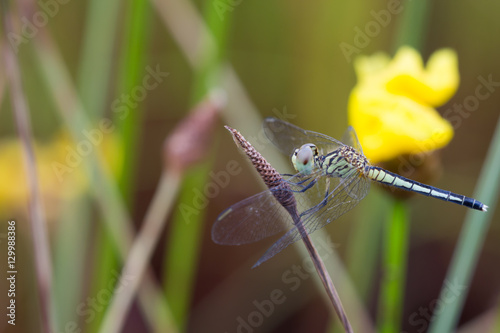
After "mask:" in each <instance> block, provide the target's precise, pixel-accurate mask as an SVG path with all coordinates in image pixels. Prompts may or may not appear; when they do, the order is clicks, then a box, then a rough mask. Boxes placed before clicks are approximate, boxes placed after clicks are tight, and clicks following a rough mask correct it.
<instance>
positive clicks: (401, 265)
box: [377, 200, 410, 333]
mask: <svg viewBox="0 0 500 333" xmlns="http://www.w3.org/2000/svg"><path fill="white" fill-rule="evenodd" d="M409 223H410V221H409V214H408V208H407V206H406V203H404V202H402V201H400V200H394V202H393V206H392V216H391V218H390V220H389V221H388V223H387V224H386V226H385V231H384V239H383V241H382V242H383V244H384V249H383V263H382V282H381V287H380V300H379V307H378V323H377V327H378V329H377V331H378V332H383V333H386V332H387V333H388V332H394V333H395V332H399V331H400V325H401V314H402V310H403V299H404V286H405V278H406V257H407V253H408V231H409V230H408V229H409Z"/></svg>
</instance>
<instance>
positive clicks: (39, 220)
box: [0, 1, 56, 333]
mask: <svg viewBox="0 0 500 333" xmlns="http://www.w3.org/2000/svg"><path fill="white" fill-rule="evenodd" d="M12 13H13V12H12V11H11V10H10V8H9V3H8V1H1V2H0V16H1V19H2V27H3V33H4V34H5V35H7V34H8V33H12V32H14V25H13V22H12V16H11V15H12ZM6 40H7V38H5V39H4V43H3V44H2V51H3V59H2V60H3V62H4V66H5V67H4V70H5V74H6V78H7V80H6V81H7V84H8V89H9V92H10V98H11V103H12V111H13V113H14V119H15V122H16V128H17V133H18V136H19V140H20V142H21V144H22V147H23V160H24V169H25V174H26V179H27V184H28V187H29V201H28V207H29V217H30V221H29V225H30V229H31V237H32V239H33V251H34V254H33V257H34V265H35V272H36V284H37V287H38V297H39V303H40V312H41V322H42V328H43V332H45V333H50V332H53V329H54V323H55V321H56V318H55V314H54V312H53V311H52V310H53V304H52V296H53V293H52V258H51V253H50V245H49V236H48V232H47V222H46V220H45V213H44V210H43V207H42V198H41V195H40V184H39V179H38V176H37V163H36V159H35V151H34V147H33V136H32V130H31V123H30V115H29V107H28V104H27V102H26V98H25V96H24V92H23V87H22V82H21V72H20V67H19V62H18V59H17V57H16V55H15V54H14V50H13V48H12V47H10V46H8V45H7V42H6ZM9 245H10V243H9ZM7 270H8V271H15V272H17V269H16V266H10V265H9V267H8V269H7ZM16 274H17V273H16ZM6 294H7V292H6ZM11 300H12V299H11ZM14 300H15V299H14ZM5 325H7V323H5Z"/></svg>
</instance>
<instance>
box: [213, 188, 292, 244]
mask: <svg viewBox="0 0 500 333" xmlns="http://www.w3.org/2000/svg"><path fill="white" fill-rule="evenodd" d="M292 226H293V222H292V218H291V216H290V214H288V212H287V211H286V210H285V208H283V206H281V205H280V204H279V203H278V201H277V200H276V199H275V198H274V196H273V193H272V190H266V191H264V192H261V193H259V194H256V195H254V196H252V197H250V198H247V199H245V200H242V201H240V202H238V203H236V204H234V205H233V206H231V207H229V208H228V209H226V210H225V211H224V212H222V213H221V214H220V215H219V217H218V218H217V220H216V221H215V223H214V225H213V227H212V239H213V241H214V242H216V243H218V244H224V245H240V244H248V243H253V242H256V241H259V240H261V239H264V238H266V237H270V236H272V235H276V234H277V233H279V232H284V231H286V230H288V229H290V228H291V227H292Z"/></svg>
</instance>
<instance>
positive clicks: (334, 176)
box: [212, 118, 488, 267]
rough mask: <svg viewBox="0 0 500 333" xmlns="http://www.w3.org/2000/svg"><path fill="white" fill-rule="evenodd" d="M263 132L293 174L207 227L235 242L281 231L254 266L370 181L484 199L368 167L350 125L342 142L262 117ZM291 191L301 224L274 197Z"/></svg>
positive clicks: (357, 197)
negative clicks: (289, 163)
mask: <svg viewBox="0 0 500 333" xmlns="http://www.w3.org/2000/svg"><path fill="white" fill-rule="evenodd" d="M263 126H264V132H265V133H266V136H267V137H268V138H269V140H270V141H271V142H272V143H273V144H274V145H275V146H277V147H278V149H280V150H281V151H282V152H283V153H285V154H288V155H290V156H291V160H292V164H293V166H294V168H295V170H296V171H297V174H295V175H292V176H286V175H283V178H282V180H281V181H283V182H286V183H287V186H286V187H285V188H286V189H284V187H282V186H281V187H280V186H276V187H270V188H269V189H268V190H266V191H264V192H261V193H259V194H256V195H254V196H252V197H250V198H247V199H245V200H243V201H240V202H238V203H236V204H234V205H233V206H231V207H230V208H228V209H226V210H225V211H224V212H222V213H221V214H220V215H219V217H218V218H217V221H216V222H215V224H214V226H213V228H212V239H213V240H214V242H216V243H219V244H225V245H240V244H247V243H253V242H256V241H259V240H261V239H264V238H267V237H270V236H272V235H276V234H278V233H284V235H283V236H282V237H281V238H280V239H279V240H278V241H277V242H276V243H274V244H273V245H272V246H271V247H270V248H269V249H268V250H267V251H266V253H265V254H264V255H263V256H262V257H261V258H260V259H259V260H258V261H257V263H256V264H255V265H254V267H255V266H258V265H260V264H261V263H263V262H264V261H266V260H268V259H270V258H271V257H273V256H274V255H276V254H277V253H278V252H280V251H281V250H283V249H284V248H285V247H287V246H288V245H290V244H292V243H294V242H296V241H298V240H300V239H301V233H303V232H304V231H303V230H304V229H305V232H306V233H307V234H311V233H312V232H314V231H315V230H318V229H320V228H323V227H324V226H325V225H327V224H328V223H330V222H332V221H334V220H336V219H337V218H339V217H340V216H341V215H343V214H345V213H347V212H348V211H350V210H351V209H352V208H354V206H356V205H357V204H358V203H359V202H360V201H361V200H362V199H363V198H364V197H365V196H366V194H367V193H368V190H369V186H370V182H371V181H375V182H378V183H381V184H383V185H387V186H392V187H396V188H400V189H403V190H407V191H412V192H416V193H420V194H423V195H426V196H430V197H433V198H437V199H440V200H444V201H449V202H452V203H456V204H459V205H463V206H466V207H468V208H472V209H476V210H480V211H486V210H487V208H488V206H486V205H485V204H483V203H481V202H479V201H477V200H475V199H472V198H469V197H466V196H463V195H460V194H456V193H453V192H450V191H445V190H441V189H439V188H436V187H433V186H430V185H426V184H422V183H419V182H416V181H414V180H411V179H408V178H405V177H403V176H400V175H398V174H395V173H392V172H390V171H387V170H384V169H382V168H380V167H376V166H373V165H371V164H370V163H369V161H368V160H367V158H366V157H365V156H364V155H363V149H362V147H361V145H360V144H359V141H358V139H357V136H356V132H355V131H354V129H353V128H352V127H349V128H348V129H347V131H346V133H345V134H344V136H343V138H342V142H340V141H337V140H335V139H334V138H331V137H329V136H327V135H324V134H320V133H316V132H312V131H307V130H303V129H301V128H299V127H297V126H295V125H292V124H290V123H287V122H285V121H283V120H280V119H276V118H266V119H265V120H264V123H263ZM276 191H281V192H280V193H279V195H283V191H289V192H290V193H292V194H293V196H294V198H295V201H296V202H297V203H298V206H299V207H301V208H300V209H301V210H300V211H299V212H298V213H299V218H300V221H301V223H302V225H301V226H299V227H300V228H298V226H297V225H296V221H294V219H292V218H291V216H290V213H289V212H287V210H286V209H285V208H284V207H283V205H282V204H280V203H279V202H278V200H277V195H278V194H277V192H276Z"/></svg>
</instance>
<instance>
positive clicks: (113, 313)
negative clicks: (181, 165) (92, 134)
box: [100, 171, 182, 333]
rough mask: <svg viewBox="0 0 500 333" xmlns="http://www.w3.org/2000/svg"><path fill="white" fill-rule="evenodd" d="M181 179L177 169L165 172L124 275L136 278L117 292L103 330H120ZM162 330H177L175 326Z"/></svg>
mask: <svg viewBox="0 0 500 333" xmlns="http://www.w3.org/2000/svg"><path fill="white" fill-rule="evenodd" d="M181 178H182V177H181V173H179V172H176V171H172V172H164V173H163V174H162V177H161V179H160V183H159V186H158V189H157V190H156V193H155V195H154V197H153V200H152V202H151V205H150V206H149V209H148V212H147V213H146V217H145V218H144V221H143V223H142V228H141V230H140V232H139V234H138V235H137V237H136V239H135V241H134V244H133V245H132V248H131V250H130V253H129V255H128V257H127V261H126V263H125V266H124V267H123V271H122V275H123V276H133V279H132V280H131V282H130V283H129V284H128V285H127V288H124V289H123V291H122V292H119V293H115V297H114V298H113V299H112V301H111V304H110V306H109V308H108V311H107V313H106V315H105V318H104V321H103V324H102V326H101V328H100V332H103V333H104V332H106V333H108V332H109V333H113V332H120V330H121V328H122V326H123V324H124V322H125V319H126V315H127V313H128V310H129V308H130V306H131V304H132V301H133V300H134V297H135V295H136V293H137V290H138V289H139V286H140V285H141V283H142V282H143V276H144V274H145V272H146V269H147V268H148V265H149V262H150V258H151V256H152V254H153V250H154V249H155V247H156V244H157V243H158V240H159V239H160V236H161V234H162V233H161V231H162V230H163V228H164V226H165V223H166V216H167V214H168V213H169V212H170V210H171V208H172V206H173V204H174V203H175V198H176V195H177V192H178V189H179V185H180V181H181ZM162 329H164V330H166V331H168V332H173V329H174V327H173V326H171V327H170V328H165V327H164V328H162Z"/></svg>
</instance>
